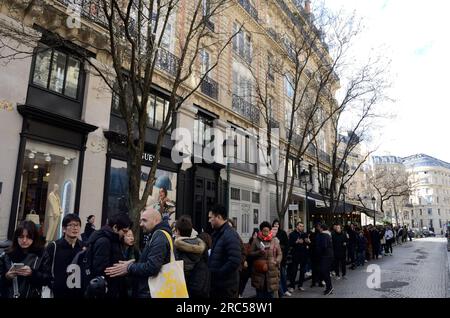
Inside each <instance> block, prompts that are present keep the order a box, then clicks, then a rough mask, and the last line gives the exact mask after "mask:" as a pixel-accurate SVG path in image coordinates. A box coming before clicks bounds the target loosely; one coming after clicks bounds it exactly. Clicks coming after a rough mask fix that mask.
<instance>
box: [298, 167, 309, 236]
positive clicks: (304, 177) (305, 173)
mask: <svg viewBox="0 0 450 318" xmlns="http://www.w3.org/2000/svg"><path fill="white" fill-rule="evenodd" d="M308 176H309V172H308V171H307V170H305V169H303V170H302V172H300V180H302V181H303V183H304V184H305V222H306V231H307V232H308V230H309V217H308Z"/></svg>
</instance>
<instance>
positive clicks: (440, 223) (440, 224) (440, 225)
mask: <svg viewBox="0 0 450 318" xmlns="http://www.w3.org/2000/svg"><path fill="white" fill-rule="evenodd" d="M439 227H440V228H442V220H441V219H439Z"/></svg>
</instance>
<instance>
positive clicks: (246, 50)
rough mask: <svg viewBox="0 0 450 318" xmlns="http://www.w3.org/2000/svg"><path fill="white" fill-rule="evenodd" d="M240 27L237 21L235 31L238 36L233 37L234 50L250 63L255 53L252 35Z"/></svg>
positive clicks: (234, 26)
mask: <svg viewBox="0 0 450 318" xmlns="http://www.w3.org/2000/svg"><path fill="white" fill-rule="evenodd" d="M239 28H240V26H239V24H238V23H237V22H235V23H234V25H233V33H236V36H235V37H234V38H233V51H234V52H236V53H237V54H238V55H239V56H240V57H242V58H243V59H245V60H246V61H247V62H248V63H251V62H252V55H253V48H252V38H251V35H250V33H248V32H247V31H245V30H244V29H243V28H241V29H240V30H239ZM238 31H239V32H238Z"/></svg>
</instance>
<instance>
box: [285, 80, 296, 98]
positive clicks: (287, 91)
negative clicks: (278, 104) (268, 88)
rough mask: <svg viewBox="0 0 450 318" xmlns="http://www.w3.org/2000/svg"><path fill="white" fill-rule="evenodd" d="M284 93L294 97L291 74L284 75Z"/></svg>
mask: <svg viewBox="0 0 450 318" xmlns="http://www.w3.org/2000/svg"><path fill="white" fill-rule="evenodd" d="M284 93H285V94H286V96H287V97H289V98H290V99H292V98H294V81H293V79H292V77H291V76H289V75H285V76H284Z"/></svg>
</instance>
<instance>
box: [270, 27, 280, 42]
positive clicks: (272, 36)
mask: <svg viewBox="0 0 450 318" xmlns="http://www.w3.org/2000/svg"><path fill="white" fill-rule="evenodd" d="M267 33H269V35H270V37H271V38H272V39H273V40H274V41H275V42H278V40H279V39H280V36H279V35H278V33H277V31H275V30H274V29H273V28H267Z"/></svg>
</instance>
